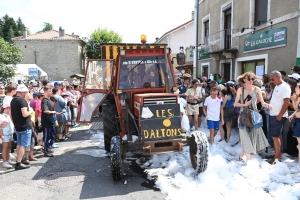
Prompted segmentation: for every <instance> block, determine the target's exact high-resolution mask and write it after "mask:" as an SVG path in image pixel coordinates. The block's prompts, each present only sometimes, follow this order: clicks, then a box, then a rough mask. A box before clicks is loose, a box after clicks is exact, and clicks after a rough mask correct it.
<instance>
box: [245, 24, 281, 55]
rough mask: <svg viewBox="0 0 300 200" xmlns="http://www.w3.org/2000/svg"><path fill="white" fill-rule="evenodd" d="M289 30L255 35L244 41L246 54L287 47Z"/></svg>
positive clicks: (273, 30) (279, 29)
mask: <svg viewBox="0 0 300 200" xmlns="http://www.w3.org/2000/svg"><path fill="white" fill-rule="evenodd" d="M286 31H287V28H286V27H281V28H275V29H270V30H266V31H263V32H259V33H256V34H253V35H251V36H249V37H247V38H245V39H244V53H250V52H254V51H261V50H265V49H272V48H278V47H284V46H286V36H287V33H286Z"/></svg>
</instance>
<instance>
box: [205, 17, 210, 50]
mask: <svg viewBox="0 0 300 200" xmlns="http://www.w3.org/2000/svg"><path fill="white" fill-rule="evenodd" d="M208 36H209V20H207V21H205V22H204V44H208Z"/></svg>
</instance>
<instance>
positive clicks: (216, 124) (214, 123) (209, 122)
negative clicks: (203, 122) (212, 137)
mask: <svg viewBox="0 0 300 200" xmlns="http://www.w3.org/2000/svg"><path fill="white" fill-rule="evenodd" d="M207 128H208V129H214V130H219V128H220V121H213V120H207Z"/></svg>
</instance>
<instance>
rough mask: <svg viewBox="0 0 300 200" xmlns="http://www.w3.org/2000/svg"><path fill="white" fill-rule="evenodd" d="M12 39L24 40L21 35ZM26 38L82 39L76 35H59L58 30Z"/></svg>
mask: <svg viewBox="0 0 300 200" xmlns="http://www.w3.org/2000/svg"><path fill="white" fill-rule="evenodd" d="M12 40H24V38H23V36H19V37H15V38H12ZM26 40H82V39H81V38H80V37H79V36H78V35H69V34H65V37H59V31H57V30H50V31H44V32H38V33H35V34H31V35H28V36H27V38H26Z"/></svg>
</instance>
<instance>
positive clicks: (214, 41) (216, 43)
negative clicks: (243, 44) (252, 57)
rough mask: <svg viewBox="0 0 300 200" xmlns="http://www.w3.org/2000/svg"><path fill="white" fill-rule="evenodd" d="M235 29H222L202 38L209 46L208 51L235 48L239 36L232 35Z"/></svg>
mask: <svg viewBox="0 0 300 200" xmlns="http://www.w3.org/2000/svg"><path fill="white" fill-rule="evenodd" d="M237 31H238V30H237V29H224V30H222V31H219V32H217V33H214V34H212V35H209V36H206V37H205V38H204V42H205V45H206V46H207V47H209V52H220V51H224V50H230V49H237V48H238V45H239V38H238V37H234V38H232V35H233V34H234V33H236V32H237Z"/></svg>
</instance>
